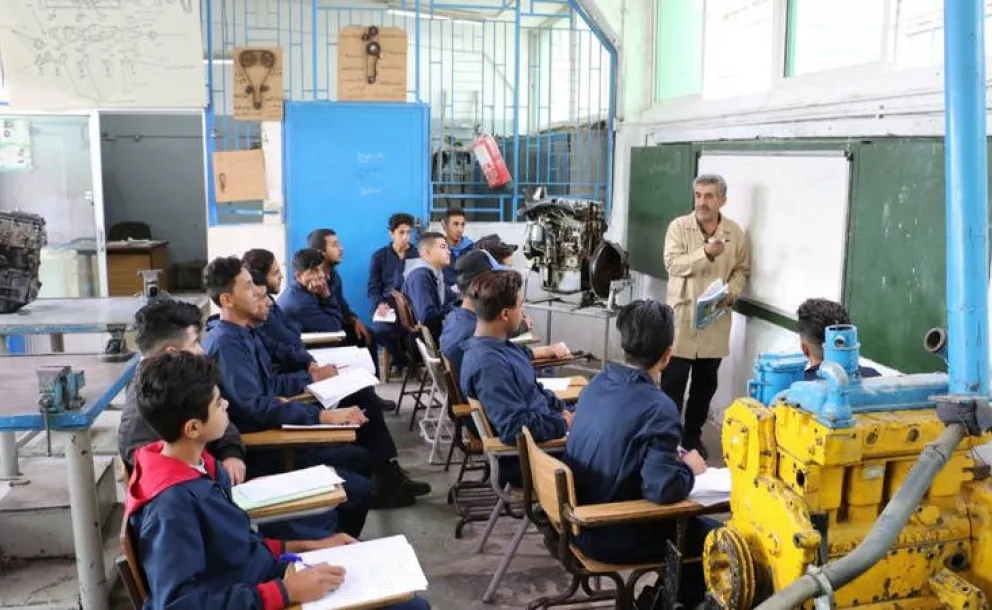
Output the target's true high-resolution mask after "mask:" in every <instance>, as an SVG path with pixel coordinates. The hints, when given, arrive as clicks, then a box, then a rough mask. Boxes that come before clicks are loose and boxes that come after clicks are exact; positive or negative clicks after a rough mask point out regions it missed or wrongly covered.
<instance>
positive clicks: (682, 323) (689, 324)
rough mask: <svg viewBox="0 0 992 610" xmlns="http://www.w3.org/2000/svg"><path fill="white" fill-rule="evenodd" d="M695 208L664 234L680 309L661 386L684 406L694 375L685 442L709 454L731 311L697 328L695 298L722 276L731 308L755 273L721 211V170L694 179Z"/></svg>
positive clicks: (740, 234) (742, 238)
mask: <svg viewBox="0 0 992 610" xmlns="http://www.w3.org/2000/svg"><path fill="white" fill-rule="evenodd" d="M693 200H694V206H693V207H694V209H693V212H692V213H691V214H686V215H685V216H680V217H679V218H676V219H675V220H673V221H672V222H671V224H669V225H668V231H667V232H666V234H665V269H666V270H667V271H668V304H669V305H671V306H672V309H674V310H675V346H674V347H675V349H674V355H673V357H672V360H671V362H670V363H669V365H668V366H667V367H666V368H665V370H664V371H663V372H662V377H661V389H662V390H663V391H664V392H665V393H666V394H668V396H669V397H670V398H671V399H672V400H674V401H675V404H676V405H678V407H679V410H680V411H681V410H682V408H683V398H684V397H685V389H686V385H687V384H688V382H689V375H690V373H691V374H692V385H691V386H690V387H689V399H688V401H687V404H686V406H685V428H684V431H683V435H682V446H683V447H684V448H685V449H687V450H691V449H696V450H698V451H699V452H700V453H701V454H703V456H704V457H706V450H705V448H704V447H703V443H702V432H703V425H704V424H705V423H706V418H707V417H708V415H709V410H710V401H711V400H712V399H713V394H714V393H715V392H716V386H717V370H718V369H719V368H720V360H721V359H722V358H725V357H726V356H727V355H728V354H729V353H730V318H731V315H730V312H729V311H727V312H725V313H724V315H722V316H720V317H719V318H718V319H717V320H716V321H715V322H712V323H710V324H709V325H708V326H706V327H704V328H702V329H700V330H697V329H696V319H695V318H696V300H697V299H698V298H699V296H700V295H701V294H702V293H703V292H704V291H705V290H706V288H708V287H709V285H710V284H711V283H713V281H714V280H717V279H720V280H723V281H724V282H725V283H726V284H727V286H728V288H729V293H730V294H729V295H728V296H727V298H726V299H725V300H724V301H723V303H722V306H723V307H726V308H729V307H730V306H731V305H733V303H734V301H735V300H736V299H737V297H738V296H739V295H740V293H741V291H742V290H743V289H744V284H745V283H746V282H747V278H748V276H749V275H750V272H751V249H750V247H749V246H748V243H747V236H746V235H745V234H744V230H743V229H741V227H740V225H738V224H737V223H736V222H734V221H733V220H730V219H729V218H727V217H726V216H723V215H722V214H721V213H720V209H721V208H722V207H723V206H724V204H726V203H727V182H726V181H725V180H724V179H723V177H722V176H718V175H716V174H703V175H701V176H699V177H698V178H696V180H695V181H694V182H693Z"/></svg>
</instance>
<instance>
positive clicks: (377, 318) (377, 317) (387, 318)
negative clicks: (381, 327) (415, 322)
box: [372, 307, 396, 324]
mask: <svg viewBox="0 0 992 610" xmlns="http://www.w3.org/2000/svg"><path fill="white" fill-rule="evenodd" d="M372 321H373V322H383V323H385V324H395V323H396V310H395V309H393V308H392V307H390V308H389V309H387V310H386V313H384V314H380V313H379V310H378V309H377V310H376V311H375V313H374V314H372Z"/></svg>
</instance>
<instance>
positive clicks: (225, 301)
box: [220, 292, 234, 308]
mask: <svg viewBox="0 0 992 610" xmlns="http://www.w3.org/2000/svg"><path fill="white" fill-rule="evenodd" d="M233 304H234V294H233V293H230V292H225V293H224V294H222V295H220V306H221V308H224V307H230V306H231V305H233Z"/></svg>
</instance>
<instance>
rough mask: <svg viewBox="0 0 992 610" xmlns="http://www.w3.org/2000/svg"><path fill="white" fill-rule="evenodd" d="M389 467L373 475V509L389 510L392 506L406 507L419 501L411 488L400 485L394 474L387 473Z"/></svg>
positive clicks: (371, 506)
mask: <svg viewBox="0 0 992 610" xmlns="http://www.w3.org/2000/svg"><path fill="white" fill-rule="evenodd" d="M387 472H388V469H386V470H383V472H382V473H376V474H375V475H373V476H372V501H371V505H370V508H372V509H373V510H377V509H378V510H388V509H390V508H406V507H407V506H413V505H414V504H416V503H417V497H416V496H414V495H413V492H411V491H410V490H409V489H406V488H404V487H403V486H402V485H398V484H397V483H396V481H395V480H393V476H392V475H390V474H387Z"/></svg>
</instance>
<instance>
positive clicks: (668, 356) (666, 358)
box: [661, 347, 675, 370]
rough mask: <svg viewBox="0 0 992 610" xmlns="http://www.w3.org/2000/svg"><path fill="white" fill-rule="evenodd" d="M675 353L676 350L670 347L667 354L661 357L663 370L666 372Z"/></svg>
mask: <svg viewBox="0 0 992 610" xmlns="http://www.w3.org/2000/svg"><path fill="white" fill-rule="evenodd" d="M673 353H675V348H673V347H669V348H668V349H666V350H665V353H664V354H662V355H661V370H665V367H667V366H668V363H669V362H671V361H672V354H673Z"/></svg>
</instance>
